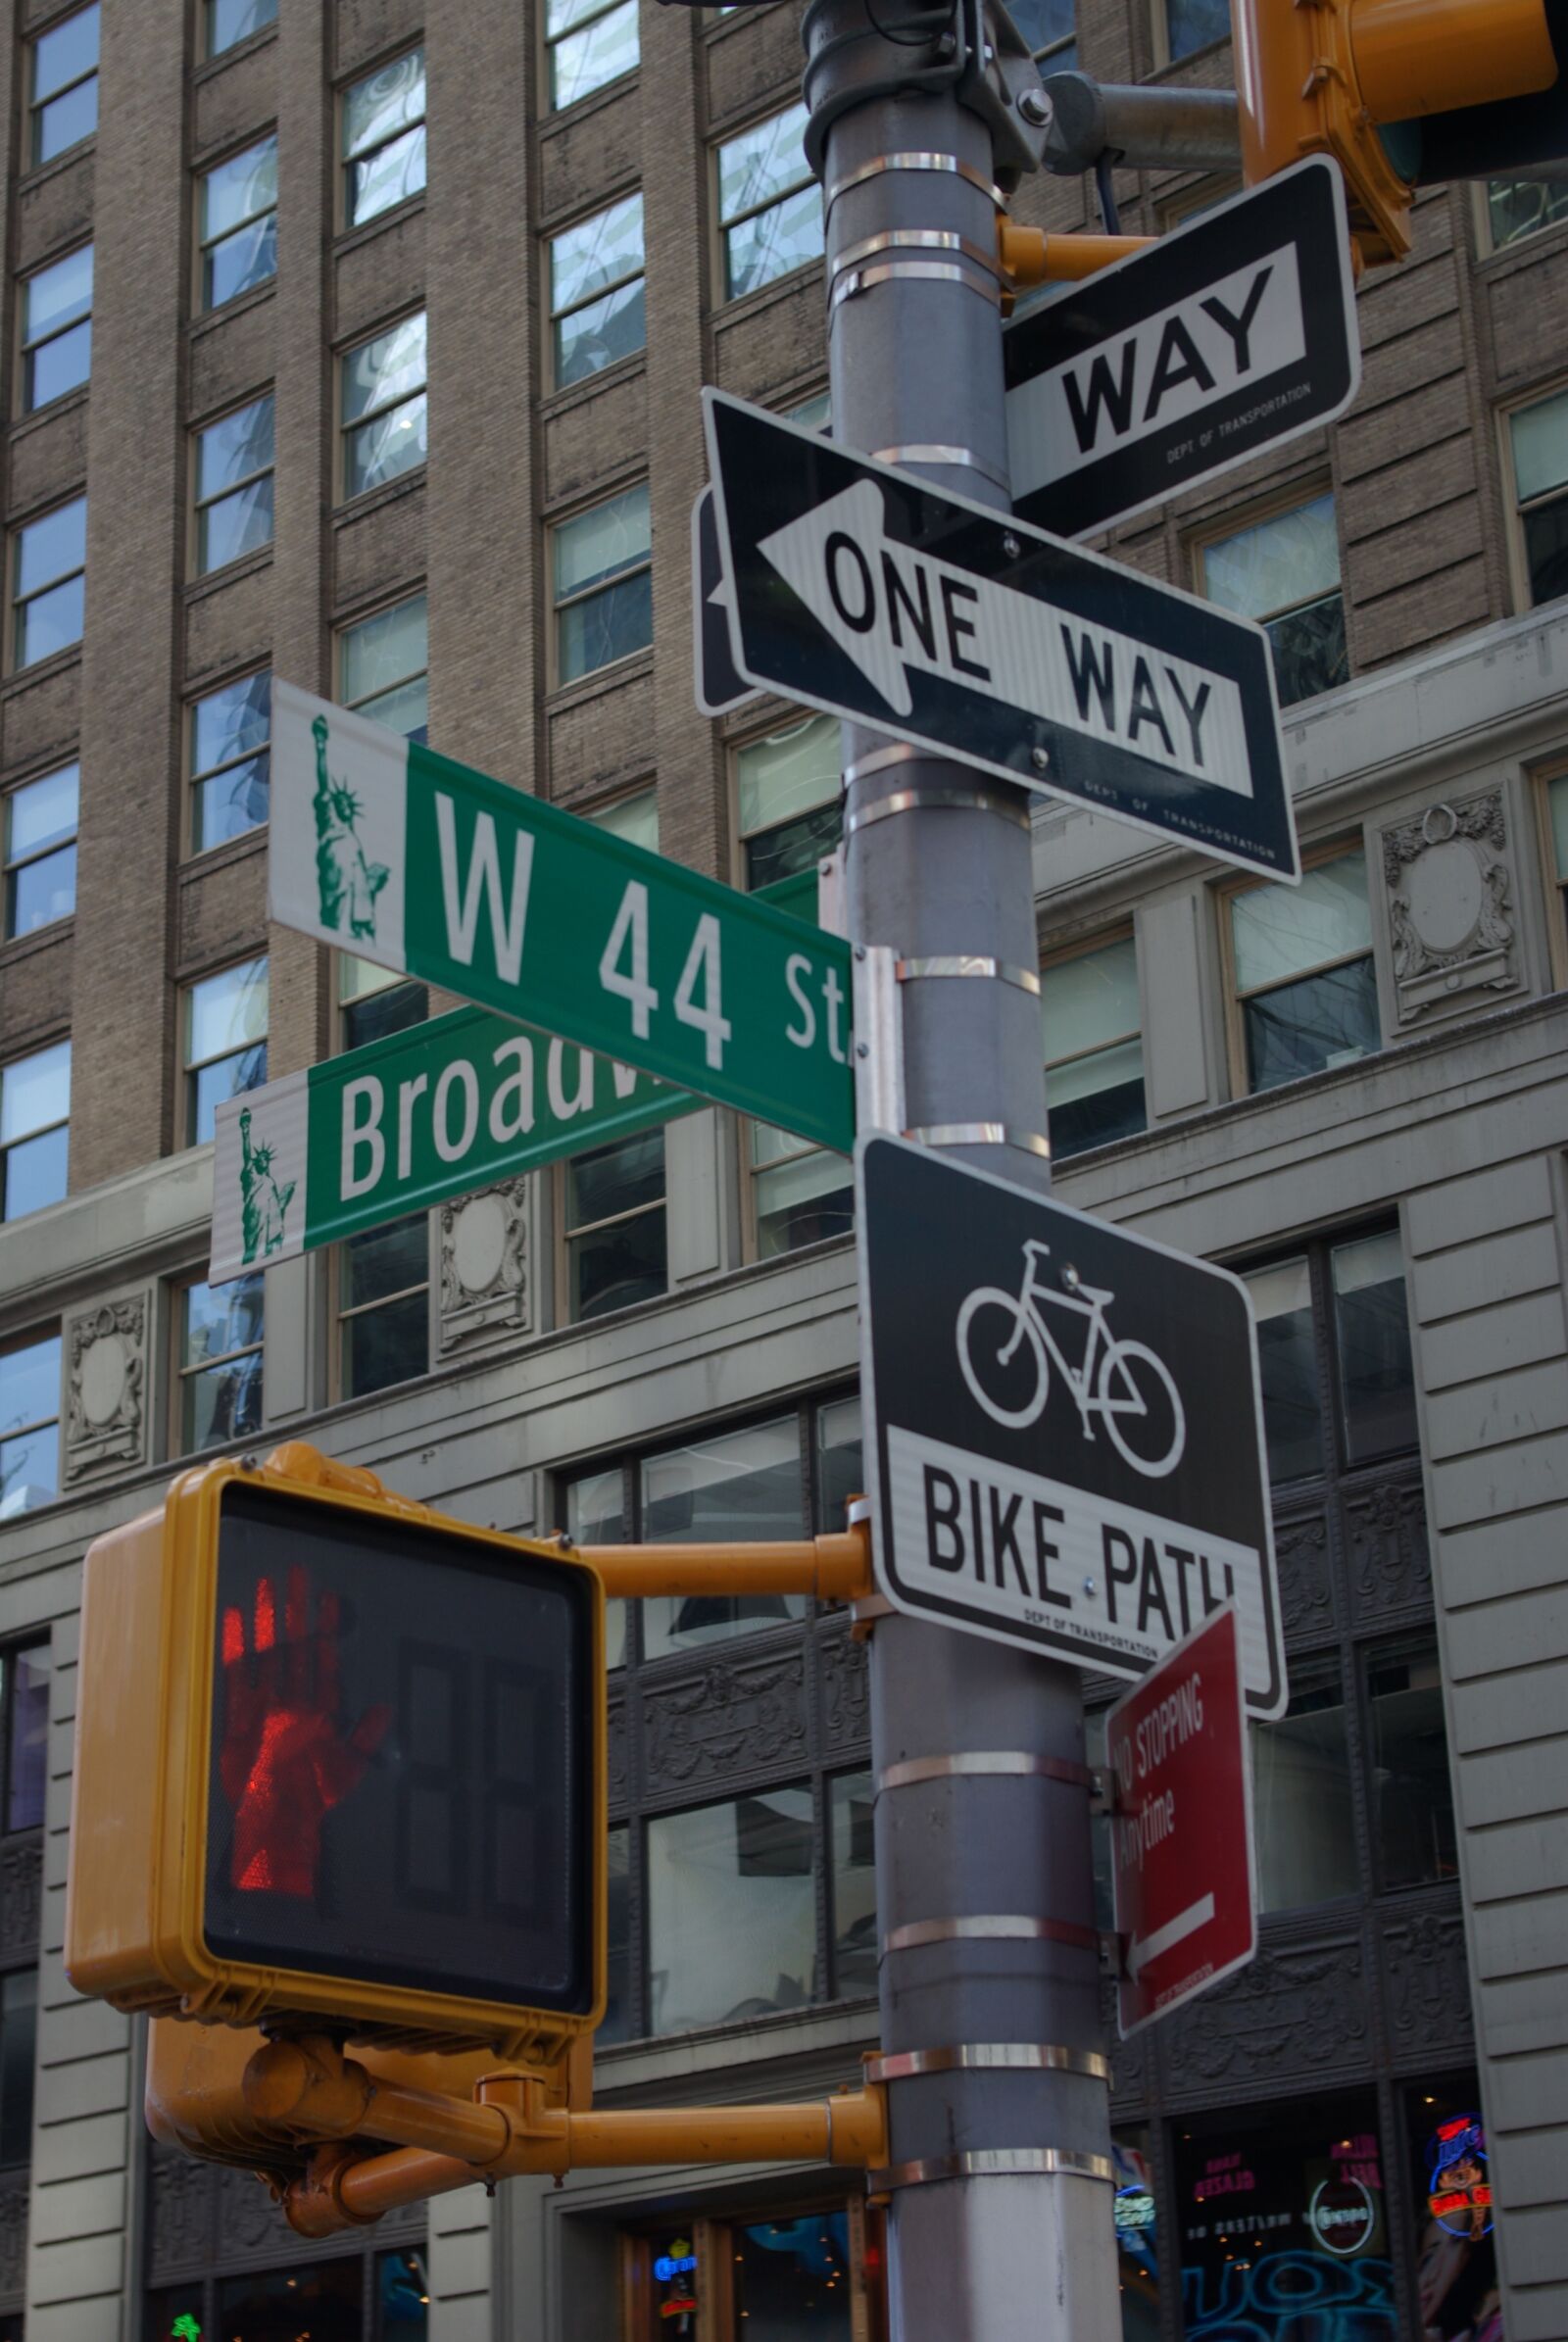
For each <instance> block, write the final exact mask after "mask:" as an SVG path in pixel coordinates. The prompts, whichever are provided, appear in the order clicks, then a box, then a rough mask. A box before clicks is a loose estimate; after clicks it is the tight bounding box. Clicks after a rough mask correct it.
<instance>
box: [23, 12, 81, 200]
mask: <svg viewBox="0 0 1568 2342" xmlns="http://www.w3.org/2000/svg"><path fill="white" fill-rule="evenodd" d="M97 127H98V9H97V0H94V5H93V6H92V7H91V8H79V9H77V11H76V13H75V15H74V16H73V17H67V18H66V19H65V21H64V23H63V24H53V25H51V26H50V28H49V30H48V31H47V32H40V33H39V35H38V37H37V39H36V40H35V41H34V42H33V44H32V138H31V154H30V159H31V161H32V162H34V163H52V162H53V161H54V159H55V157H56V155H63V154H64V153H65V151H66V149H67V147H70V146H74V145H75V144H76V143H77V141H78V140H79V139H82V138H90V137H91V136H92V134H93V132H94V130H96V129H97Z"/></svg>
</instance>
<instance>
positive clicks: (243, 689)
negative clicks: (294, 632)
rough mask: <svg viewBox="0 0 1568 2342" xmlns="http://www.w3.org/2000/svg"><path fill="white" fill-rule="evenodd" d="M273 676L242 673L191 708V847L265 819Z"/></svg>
mask: <svg viewBox="0 0 1568 2342" xmlns="http://www.w3.org/2000/svg"><path fill="white" fill-rule="evenodd" d="M271 706H272V676H271V670H270V668H268V667H263V668H262V670H261V672H260V674H256V675H244V676H242V677H241V678H240V680H239V682H237V683H225V684H224V685H223V686H222V688H221V690H219V691H210V692H208V693H207V694H206V696H205V697H204V698H202V699H199V700H197V701H195V702H194V703H193V705H192V707H191V711H190V850H191V852H192V854H205V853H206V851H207V849H208V848H209V847H210V846H221V845H222V844H223V842H224V840H225V839H227V838H239V837H243V836H244V834H245V832H246V831H247V830H251V829H257V828H259V827H260V826H261V824H262V823H263V822H264V821H265V820H266V819H267V802H268V786H269V781H268V776H269V767H270V755H269V751H268V740H269V737H270V729H271Z"/></svg>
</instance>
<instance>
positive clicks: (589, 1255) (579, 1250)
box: [570, 1211, 668, 1319]
mask: <svg viewBox="0 0 1568 2342" xmlns="http://www.w3.org/2000/svg"><path fill="white" fill-rule="evenodd" d="M570 1250H571V1314H572V1316H573V1318H575V1319H581V1318H589V1317H603V1316H604V1315H605V1314H606V1312H607V1311H609V1310H612V1309H629V1308H631V1307H632V1305H633V1303H634V1302H637V1301H651V1300H654V1299H655V1298H657V1296H658V1295H659V1294H661V1293H663V1291H664V1290H665V1287H666V1285H667V1283H668V1277H667V1274H666V1270H665V1258H664V1215H663V1213H662V1211H650V1212H643V1213H641V1214H639V1216H638V1217H637V1218H636V1219H635V1220H622V1221H620V1222H619V1223H618V1224H617V1225H616V1226H614V1227H613V1228H606V1229H604V1230H603V1231H602V1232H601V1233H600V1234H599V1235H597V1236H577V1237H573V1238H572V1240H571V1245H570Z"/></svg>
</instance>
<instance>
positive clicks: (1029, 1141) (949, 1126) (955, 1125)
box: [902, 1122, 1051, 1163]
mask: <svg viewBox="0 0 1568 2342" xmlns="http://www.w3.org/2000/svg"><path fill="white" fill-rule="evenodd" d="M902 1136H903V1137H904V1138H906V1139H913V1140H914V1141H916V1143H917V1144H918V1145H919V1146H921V1147H1016V1148H1017V1150H1018V1152H1019V1153H1020V1154H1038V1155H1042V1156H1043V1157H1044V1158H1045V1160H1046V1161H1047V1162H1048V1163H1049V1162H1050V1160H1051V1141H1050V1140H1049V1139H1043V1138H1042V1137H1041V1136H1040V1133H1039V1132H1038V1131H1020V1130H1014V1129H1012V1127H1011V1126H1010V1124H1008V1123H1005V1122H924V1123H916V1124H914V1125H912V1126H911V1128H909V1129H908V1130H907V1131H905V1132H904V1133H903V1134H902Z"/></svg>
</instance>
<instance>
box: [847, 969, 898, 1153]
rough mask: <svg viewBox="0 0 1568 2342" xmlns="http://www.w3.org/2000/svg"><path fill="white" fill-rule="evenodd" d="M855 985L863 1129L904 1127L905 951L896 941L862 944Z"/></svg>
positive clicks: (858, 1117) (860, 1124)
mask: <svg viewBox="0 0 1568 2342" xmlns="http://www.w3.org/2000/svg"><path fill="white" fill-rule="evenodd" d="M851 973H852V979H853V983H854V988H855V1114H856V1122H857V1125H858V1128H859V1129H860V1130H884V1131H902V1130H903V1128H904V1116H905V1106H906V1100H905V1095H904V1003H903V1001H902V1000H901V999H900V997H899V955H898V953H897V951H894V950H893V949H892V947H891V946H890V945H886V944H857V945H856V947H855V951H854V954H853V960H852V969H851Z"/></svg>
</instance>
